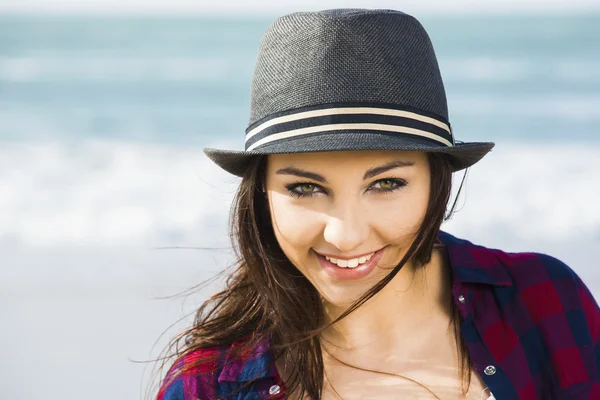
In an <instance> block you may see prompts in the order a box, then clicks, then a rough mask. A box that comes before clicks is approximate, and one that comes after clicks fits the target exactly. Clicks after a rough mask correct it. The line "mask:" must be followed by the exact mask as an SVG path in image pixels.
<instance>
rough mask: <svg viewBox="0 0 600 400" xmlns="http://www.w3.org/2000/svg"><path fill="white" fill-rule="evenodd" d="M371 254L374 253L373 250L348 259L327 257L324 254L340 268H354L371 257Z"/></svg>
mask: <svg viewBox="0 0 600 400" xmlns="http://www.w3.org/2000/svg"><path fill="white" fill-rule="evenodd" d="M373 254H375V252H373V253H371V254H368V255H366V256H362V257H358V258H351V259H349V260H342V259H337V258H333V257H328V256H325V259H326V260H327V261H329V262H331V263H333V264H335V265H337V266H338V267H341V268H356V267H358V266H359V265H361V264H364V263H366V262H367V261H369V260H370V259H371V257H373Z"/></svg>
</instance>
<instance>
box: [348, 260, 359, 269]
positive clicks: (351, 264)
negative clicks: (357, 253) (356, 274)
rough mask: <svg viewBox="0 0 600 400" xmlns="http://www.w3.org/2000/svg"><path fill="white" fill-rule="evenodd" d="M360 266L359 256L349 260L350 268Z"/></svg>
mask: <svg viewBox="0 0 600 400" xmlns="http://www.w3.org/2000/svg"><path fill="white" fill-rule="evenodd" d="M356 267H358V258H353V259H352V260H348V268H356Z"/></svg>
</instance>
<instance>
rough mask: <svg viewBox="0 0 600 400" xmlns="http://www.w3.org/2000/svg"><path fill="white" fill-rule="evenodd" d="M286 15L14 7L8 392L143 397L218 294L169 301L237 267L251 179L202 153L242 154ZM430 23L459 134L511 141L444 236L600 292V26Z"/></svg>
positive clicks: (24, 399) (5, 205)
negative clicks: (533, 257) (235, 232)
mask: <svg viewBox="0 0 600 400" xmlns="http://www.w3.org/2000/svg"><path fill="white" fill-rule="evenodd" d="M417 17H419V16H417ZM272 19H273V18H272V17H262V18H258V17H252V18H241V17H238V18H236V19H222V18H216V17H213V18H208V17H200V16H190V17H172V16H171V17H158V16H154V17H135V16H90V15H87V16H81V15H79V16H78V15H53V16H49V15H16V14H4V15H1V14H0V250H1V251H2V254H3V257H2V260H1V261H0V315H1V316H2V321H3V329H2V330H1V331H0V343H1V344H0V354H2V357H1V358H0V374H1V376H2V378H1V379H0V393H2V397H3V398H7V399H17V400H37V399H41V398H44V399H49V400H53V399H61V400H65V399H81V398H85V399H86V400H96V399H98V400H99V399H107V398H110V399H132V398H143V396H144V395H145V394H146V388H147V385H148V384H149V382H150V380H151V379H150V378H151V376H150V372H151V367H152V364H151V363H140V362H139V361H143V360H150V359H152V358H153V357H156V356H157V355H158V351H159V350H161V349H162V346H164V344H165V343H166V340H167V339H168V338H169V337H171V336H173V335H174V334H175V333H177V332H178V330H179V329H181V328H182V327H184V326H186V324H187V323H189V316H187V317H186V315H187V314H189V313H191V312H193V310H194V309H195V308H196V307H197V304H198V302H199V301H201V300H202V298H204V297H205V296H206V295H207V294H208V293H211V292H212V290H214V289H215V288H216V287H217V286H218V284H217V285H216V286H215V285H212V286H210V287H208V288H207V289H205V290H203V291H201V292H200V293H198V294H197V295H195V296H191V297H174V298H172V297H168V296H171V295H174V294H176V293H179V292H181V291H184V290H185V289H187V288H190V287H191V286H193V285H195V284H198V283H200V282H202V281H203V280H205V279H207V278H209V277H210V276H211V275H212V274H214V273H216V272H217V271H219V270H220V269H222V268H223V267H224V266H225V265H227V263H228V261H230V251H229V250H228V245H229V242H228V236H227V216H228V207H229V205H230V202H231V196H232V194H233V193H234V190H235V185H236V184H237V182H238V181H237V178H234V177H231V176H229V175H227V174H226V173H224V172H222V171H220V170H219V169H218V168H217V167H215V166H214V165H213V164H212V163H211V162H210V161H209V160H207V159H206V157H205V156H204V154H203V152H202V148H203V147H207V146H208V147H221V148H232V149H242V148H243V135H244V130H245V128H246V126H247V123H248V117H249V100H250V98H249V92H250V83H251V78H252V70H253V67H254V62H255V57H256V54H257V49H258V44H259V40H260V37H261V35H262V33H263V32H264V30H265V29H266V28H267V26H268V25H269V24H270V22H271V21H272ZM419 19H420V20H421V21H422V23H423V25H424V26H425V28H426V29H427V30H428V32H429V34H430V36H431V39H432V41H433V44H434V47H435V50H436V53H437V55H438V58H439V64H440V68H441V71H442V76H443V79H444V82H445V86H446V90H447V94H448V102H449V112H450V122H451V123H452V126H453V131H454V133H455V135H456V138H457V139H459V140H462V141H493V142H495V143H496V147H495V148H494V150H493V151H492V152H491V153H490V154H489V155H487V156H486V157H485V158H484V160H482V161H481V162H480V163H478V164H477V165H476V166H475V167H473V168H472V169H471V170H470V171H469V173H468V178H467V185H466V188H465V190H464V193H463V194H462V195H461V197H460V199H459V205H460V207H459V212H457V213H456V215H455V216H454V217H453V218H452V219H451V220H450V221H449V222H447V223H446V224H445V225H444V226H443V229H445V230H447V231H449V232H451V233H453V234H456V235H458V236H462V237H465V238H467V239H469V240H471V241H474V242H478V243H481V244H485V245H488V246H491V247H498V248H503V249H505V250H508V251H539V252H543V253H547V254H551V255H553V256H555V257H558V258H560V259H561V260H563V261H565V262H566V263H567V264H568V265H570V266H571V267H572V268H573V269H574V270H575V271H576V272H577V273H578V274H579V275H581V276H582V278H583V279H584V281H585V282H586V283H587V284H588V286H590V288H591V289H592V291H593V292H594V293H595V294H596V296H597V298H600V297H598V296H600V274H599V273H598V271H597V267H598V266H597V264H598V261H597V260H598V259H600V206H598V198H599V195H600V172H599V171H600V150H599V148H600V132H599V129H598V126H599V124H600V47H599V46H598V42H599V40H600V14H589V15H568V16H551V15H535V14H528V15H508V14H505V15H498V16H491V15H476V14H475V15H468V16H451V17H443V16H424V17H419ZM461 178H462V174H458V175H457V177H456V180H457V182H460V179H461ZM173 247H178V248H173ZM192 247H195V249H194V248H192ZM199 248H208V249H204V250H203V249H199ZM182 317H183V320H181V321H179V322H178V323H176V321H177V320H178V319H179V318H182ZM172 323H176V325H175V326H172V327H170V325H171V324H172ZM165 330H167V332H166V333H165V335H164V336H162V337H160V335H161V333H162V332H163V331H165ZM155 342H156V343H155ZM155 344H156V345H155ZM153 345H155V346H154V347H153ZM32 374H35V377H34V378H32Z"/></svg>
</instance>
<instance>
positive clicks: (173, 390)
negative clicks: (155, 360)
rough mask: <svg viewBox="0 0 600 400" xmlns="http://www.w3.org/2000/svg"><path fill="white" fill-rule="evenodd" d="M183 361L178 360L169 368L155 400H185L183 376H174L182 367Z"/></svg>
mask: <svg viewBox="0 0 600 400" xmlns="http://www.w3.org/2000/svg"><path fill="white" fill-rule="evenodd" d="M183 363H184V360H183V359H179V360H178V361H177V362H175V363H174V364H173V366H171V368H170V369H169V372H167V376H166V377H165V379H164V380H163V382H162V384H161V387H160V389H159V391H158V395H157V396H156V400H187V398H186V396H185V393H184V384H183V376H182V375H181V374H179V375H176V374H177V373H178V372H179V371H180V370H181V368H182V367H183Z"/></svg>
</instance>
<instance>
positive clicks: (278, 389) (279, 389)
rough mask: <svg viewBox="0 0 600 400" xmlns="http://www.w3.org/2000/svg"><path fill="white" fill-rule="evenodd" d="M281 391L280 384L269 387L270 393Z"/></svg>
mask: <svg viewBox="0 0 600 400" xmlns="http://www.w3.org/2000/svg"><path fill="white" fill-rule="evenodd" d="M280 391H281V387H279V385H273V386H271V387H270V388H269V394H278V393H279V392H280Z"/></svg>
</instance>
